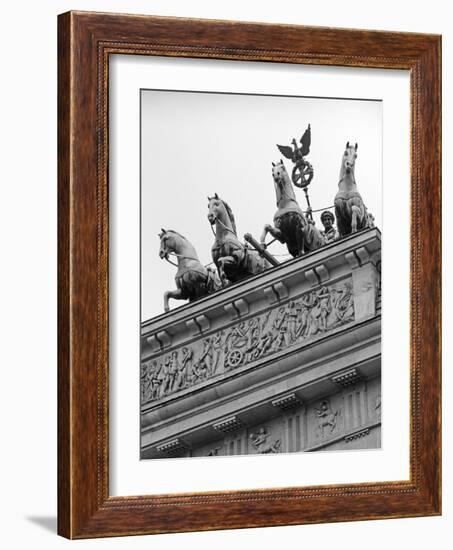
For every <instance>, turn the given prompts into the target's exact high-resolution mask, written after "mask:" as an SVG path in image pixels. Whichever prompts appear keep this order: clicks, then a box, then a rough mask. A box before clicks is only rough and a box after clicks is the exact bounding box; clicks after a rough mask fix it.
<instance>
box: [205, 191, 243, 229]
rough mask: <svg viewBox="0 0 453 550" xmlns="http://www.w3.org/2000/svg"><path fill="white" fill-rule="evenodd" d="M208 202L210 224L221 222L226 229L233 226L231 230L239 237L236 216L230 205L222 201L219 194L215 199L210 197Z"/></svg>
mask: <svg viewBox="0 0 453 550" xmlns="http://www.w3.org/2000/svg"><path fill="white" fill-rule="evenodd" d="M208 201H209V203H208V209H209V210H208V220H209V223H210V224H211V225H214V224H215V223H216V222H217V221H219V222H220V224H221V225H223V226H224V227H225V226H231V230H232V231H233V233H234V234H235V235H237V232H236V222H235V219H234V214H233V211H232V210H231V207H230V206H229V205H228V203H227V202H226V201H224V200H223V199H221V198H220V197H219V195H218V194H217V193H215V195H214V196H213V197H208Z"/></svg>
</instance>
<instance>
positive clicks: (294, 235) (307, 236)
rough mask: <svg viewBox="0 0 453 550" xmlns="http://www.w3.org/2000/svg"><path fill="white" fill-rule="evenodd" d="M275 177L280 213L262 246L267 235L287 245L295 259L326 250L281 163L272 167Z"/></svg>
mask: <svg viewBox="0 0 453 550" xmlns="http://www.w3.org/2000/svg"><path fill="white" fill-rule="evenodd" d="M272 177H273V178H274V186H275V194H276V198H277V212H276V213H275V215H274V225H273V226H272V225H270V224H266V225H265V226H264V230H263V233H262V235H261V243H262V244H264V241H265V239H266V235H267V234H268V233H270V234H271V235H272V236H273V237H274V238H275V239H277V240H278V241H280V242H281V243H283V244H286V247H287V248H288V252H289V253H290V254H291V256H293V257H294V258H297V257H298V256H302V254H304V253H306V252H312V251H313V250H316V249H317V248H319V247H321V246H323V245H324V244H325V240H324V237H323V236H322V234H321V231H320V230H319V229H317V228H316V227H315V225H314V223H312V222H310V221H308V220H307V219H306V218H305V216H304V213H303V211H302V208H301V207H300V206H299V203H298V202H297V199H296V195H295V193H294V189H293V186H292V183H291V180H290V178H289V175H288V172H287V171H286V168H285V165H284V164H283V161H282V160H280V162H278V163H277V164H275V163H272Z"/></svg>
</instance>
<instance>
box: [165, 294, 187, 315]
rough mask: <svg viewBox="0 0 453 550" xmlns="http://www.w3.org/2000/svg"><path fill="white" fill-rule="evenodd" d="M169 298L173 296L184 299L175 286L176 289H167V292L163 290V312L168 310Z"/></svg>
mask: <svg viewBox="0 0 453 550" xmlns="http://www.w3.org/2000/svg"><path fill="white" fill-rule="evenodd" d="M170 298H173V299H174V300H184V298H183V296H182V291H181V289H180V288H177V289H176V290H167V292H164V310H165V313H167V311H170V306H169V303H168V301H169V299H170Z"/></svg>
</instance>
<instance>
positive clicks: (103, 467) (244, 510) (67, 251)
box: [58, 12, 441, 538]
mask: <svg viewBox="0 0 453 550" xmlns="http://www.w3.org/2000/svg"><path fill="white" fill-rule="evenodd" d="M58 24H59V26H58V48H59V60H58V70H59V76H58V94H59V95H58V117H59V123H58V124H59V125H58V154H59V160H58V207H59V215H58V237H59V243H58V253H59V276H58V293H59V311H58V326H59V344H58V364H59V367H58V402H59V417H58V441H59V443H58V532H59V534H61V535H63V536H65V537H68V538H89V537H102V536H119V535H132V534H152V533H164V532H181V531H201V530H212V529H230V528H243V527H259V526H273V525H294V524H306V523H321V522H333V521H353V520H364V519H380V518H395V517H415V516H428V515H438V514H440V513H441V465H440V463H441V373H440V357H441V332H440V327H441V233H440V231H441V229H440V228H441V119H440V115H441V76H440V75H441V71H440V62H441V39H440V37H439V36H435V35H428V34H412V33H396V32H378V31H364V30H343V29H332V28H321V27H320V28H314V27H304V26H292V25H265V24H257V23H244V22H230V21H208V20H195V19H180V18H166V17H151V16H149V17H148V16H134V15H113V14H100V13H88V12H86V13H85V12H69V13H65V14H63V15H60V16H59V21H58ZM112 54H116V55H125V56H127V55H141V56H171V57H189V58H200V59H225V60H233V61H236V62H238V63H240V62H241V61H256V62H258V63H259V62H264V61H266V62H279V63H290V64H312V65H324V66H344V67H369V68H382V69H388V70H392V69H404V70H407V71H409V72H410V96H411V136H410V140H411V159H410V163H411V190H410V193H411V197H410V215H411V230H410V241H411V250H410V320H411V325H410V419H411V422H410V479H409V480H407V481H406V480H402V481H386V482H379V483H377V482H369V483H354V484H342V485H329V486H310V487H288V488H274V489H264V488H263V489H255V490H231V491H210V492H198V493H190V494H188V493H174V494H159V495H137V496H132V497H131V496H122V497H121V496H110V493H109V398H108V396H109V337H108V335H109V229H108V227H109V202H108V199H109V179H108V176H109V174H108V160H109V159H108V143H109V134H108V131H109V125H108V120H109V119H108V101H109V57H110V56H111V55H112Z"/></svg>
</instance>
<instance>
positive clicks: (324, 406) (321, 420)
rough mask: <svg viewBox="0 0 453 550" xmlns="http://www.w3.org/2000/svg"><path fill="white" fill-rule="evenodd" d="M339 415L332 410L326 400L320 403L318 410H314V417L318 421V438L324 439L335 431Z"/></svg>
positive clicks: (337, 411) (338, 412)
mask: <svg viewBox="0 0 453 550" xmlns="http://www.w3.org/2000/svg"><path fill="white" fill-rule="evenodd" d="M339 414H340V411H339V410H336V411H333V410H332V408H331V406H330V402H329V400H328V399H324V400H323V401H321V404H320V406H319V408H315V416H316V418H317V419H318V437H325V436H326V435H327V434H329V433H333V432H334V431H335V429H336V427H337V417H338V415H339ZM326 432H327V434H326Z"/></svg>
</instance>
